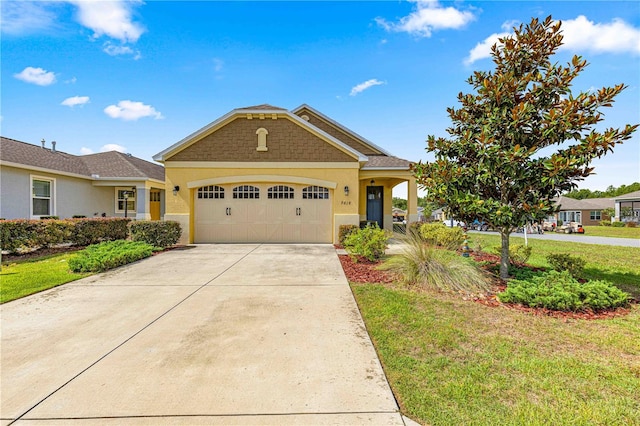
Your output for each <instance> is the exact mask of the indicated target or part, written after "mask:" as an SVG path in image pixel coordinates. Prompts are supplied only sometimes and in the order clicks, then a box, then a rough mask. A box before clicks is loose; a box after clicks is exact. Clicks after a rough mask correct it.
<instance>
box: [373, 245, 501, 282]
mask: <svg viewBox="0 0 640 426" xmlns="http://www.w3.org/2000/svg"><path fill="white" fill-rule="evenodd" d="M402 242H403V243H404V250H403V251H402V253H400V254H397V255H394V256H391V257H390V258H388V259H387V260H386V261H385V262H384V263H383V264H382V266H381V268H382V269H384V270H386V271H389V272H392V273H394V274H396V275H397V276H398V279H399V280H400V281H402V282H403V283H405V284H408V285H410V286H421V287H425V288H431V289H436V290H440V291H456V292H464V293H473V294H477V293H486V292H488V291H489V290H490V288H491V285H490V282H489V279H488V277H487V276H486V275H485V273H484V272H483V271H481V270H480V269H479V268H478V266H477V265H476V264H474V263H473V262H472V261H470V260H469V259H467V258H464V257H462V256H460V255H459V254H457V253H456V252H453V251H449V250H445V249H442V248H437V247H435V246H433V245H431V244H428V243H425V242H424V241H423V240H422V239H421V238H420V237H419V236H417V235H415V234H409V235H408V236H406V237H404V238H402Z"/></svg>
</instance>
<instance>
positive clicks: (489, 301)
mask: <svg viewBox="0 0 640 426" xmlns="http://www.w3.org/2000/svg"><path fill="white" fill-rule="evenodd" d="M472 255H473V257H474V259H475V260H476V261H479V262H483V261H484V262H487V264H486V265H485V269H487V270H490V269H491V266H494V265H496V264H499V263H500V257H499V256H497V255H494V254H490V253H472ZM338 257H339V258H340V263H341V264H342V269H343V270H344V273H345V275H346V276H347V279H348V280H349V281H350V282H355V283H384V284H390V283H393V282H394V281H396V279H395V278H394V276H393V275H392V274H390V273H388V272H385V271H380V270H378V266H379V265H380V263H381V262H379V261H377V262H370V261H368V260H367V259H364V258H362V259H359V260H358V262H354V261H353V260H352V259H351V257H350V256H348V255H340V256H338ZM520 266H527V267H529V268H531V269H533V270H543V269H544V268H536V267H532V266H529V265H520ZM506 288H507V285H506V283H505V282H504V281H503V280H501V279H500V278H499V277H496V276H495V275H494V276H493V289H492V292H491V293H490V294H488V295H485V296H474V297H471V298H468V300H472V301H473V302H476V303H480V304H482V305H485V306H488V307H492V308H500V307H502V308H506V309H512V310H517V311H521V312H526V313H528V314H531V315H535V316H545V317H553V318H559V319H561V320H564V321H565V322H566V321H569V320H574V319H583V320H597V319H607V318H616V317H621V316H625V315H627V314H628V313H629V312H631V310H630V309H629V308H617V309H614V310H609V311H599V312H593V311H583V312H565V311H553V310H550V309H545V308H531V307H529V306H524V305H520V304H513V303H502V302H500V301H499V300H498V297H497V294H498V293H501V292H503V291H505V289H506ZM465 299H467V298H466V297H465Z"/></svg>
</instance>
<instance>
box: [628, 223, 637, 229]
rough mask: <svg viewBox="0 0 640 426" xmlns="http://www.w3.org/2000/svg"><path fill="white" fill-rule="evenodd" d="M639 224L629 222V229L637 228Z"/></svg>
mask: <svg viewBox="0 0 640 426" xmlns="http://www.w3.org/2000/svg"><path fill="white" fill-rule="evenodd" d="M637 227H638V224H637V223H636V222H627V228H637Z"/></svg>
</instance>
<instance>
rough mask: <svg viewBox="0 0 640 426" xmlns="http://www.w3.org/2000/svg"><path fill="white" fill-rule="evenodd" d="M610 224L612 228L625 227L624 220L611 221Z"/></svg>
mask: <svg viewBox="0 0 640 426" xmlns="http://www.w3.org/2000/svg"><path fill="white" fill-rule="evenodd" d="M611 226H613V227H614V228H624V227H625V223H624V222H619V221H617V222H611Z"/></svg>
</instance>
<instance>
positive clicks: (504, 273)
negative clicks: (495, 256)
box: [500, 229, 510, 280]
mask: <svg viewBox="0 0 640 426" xmlns="http://www.w3.org/2000/svg"><path fill="white" fill-rule="evenodd" d="M509 234H510V232H509V231H507V230H504V229H501V230H500V239H501V240H502V250H501V252H500V278H502V279H503V280H506V279H507V278H509Z"/></svg>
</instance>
